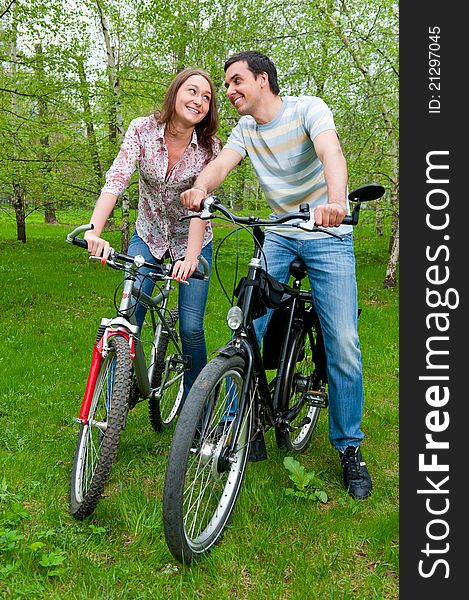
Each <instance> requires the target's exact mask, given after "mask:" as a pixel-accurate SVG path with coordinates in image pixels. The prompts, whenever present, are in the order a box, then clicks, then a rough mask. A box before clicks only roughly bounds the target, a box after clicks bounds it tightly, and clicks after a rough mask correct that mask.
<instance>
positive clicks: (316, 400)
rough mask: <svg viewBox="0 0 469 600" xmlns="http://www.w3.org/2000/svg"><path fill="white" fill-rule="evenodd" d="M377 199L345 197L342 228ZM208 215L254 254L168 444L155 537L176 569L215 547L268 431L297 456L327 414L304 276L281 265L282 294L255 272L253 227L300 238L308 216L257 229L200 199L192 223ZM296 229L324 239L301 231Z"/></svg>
mask: <svg viewBox="0 0 469 600" xmlns="http://www.w3.org/2000/svg"><path fill="white" fill-rule="evenodd" d="M383 194H384V188H383V187H382V186H380V185H376V184H371V185H366V186H362V187H361V188H358V189H357V190H354V191H353V192H351V193H350V194H349V200H350V201H352V202H356V204H355V206H354V209H353V211H352V214H351V215H350V216H348V217H346V218H345V219H344V223H349V224H352V225H356V224H357V223H358V217H359V211H360V203H361V202H363V201H365V200H375V199H377V198H380V197H381V196H382V195H383ZM215 212H219V213H221V215H223V217H224V218H225V219H227V220H229V221H231V222H232V223H235V224H237V225H239V226H241V227H243V228H249V231H251V228H252V234H253V238H254V252H253V255H252V258H251V260H250V262H249V267H248V273H247V276H246V277H243V278H241V280H240V282H239V284H238V286H237V289H236V295H237V303H236V305H235V306H232V307H231V308H230V310H229V311H228V315H227V322H228V325H229V327H230V329H231V330H232V332H233V335H232V338H231V339H230V341H229V342H228V343H227V344H226V345H225V346H224V347H222V348H221V349H219V350H218V351H217V353H218V354H217V356H216V357H215V358H213V359H212V360H211V361H210V362H209V363H208V364H207V365H206V366H205V368H204V369H203V370H202V371H201V373H200V374H199V376H198V378H197V380H196V382H195V383H194V385H193V387H192V389H191V391H190V393H189V395H188V397H187V400H186V402H185V404H184V406H183V408H182V410H181V413H180V416H179V420H178V422H177V425H176V428H175V431H174V436H173V439H172V442H171V447H170V451H169V456H168V462H167V469H166V476H165V482H164V493H163V523H164V533H165V538H166V542H167V544H168V547H169V549H170V551H171V553H172V554H173V556H174V557H175V558H176V559H177V560H178V561H180V562H184V563H190V562H191V561H192V560H193V559H194V558H196V557H199V556H201V555H203V554H204V553H206V552H207V551H209V550H210V549H211V548H212V547H213V546H214V545H215V544H216V543H217V542H218V541H219V540H220V538H221V536H222V534H223V531H224V528H225V526H226V524H227V522H228V519H229V518H230V515H231V514H232V511H233V509H234V506H235V503H236V500H237V498H238V494H239V491H240V488H241V484H242V482H243V477H244V473H245V470H246V465H247V462H248V459H249V460H250V461H253V460H263V459H265V458H266V457H267V455H266V449H265V444H264V433H265V432H266V431H267V430H268V429H270V428H274V430H275V437H276V441H277V445H278V446H279V447H285V448H287V449H290V450H295V451H298V452H303V451H304V450H305V449H306V448H307V446H308V444H309V442H310V440H311V437H312V435H313V433H314V430H315V427H316V424H317V421H318V417H319V413H320V411H321V409H322V408H326V407H327V375H326V356H325V351H324V345H323V340H322V335H321V328H320V325H319V320H318V317H317V315H316V313H315V310H314V307H313V303H312V295H311V290H305V289H301V282H302V280H303V279H304V278H305V277H306V274H307V273H306V267H305V265H304V264H303V262H302V261H301V260H299V259H296V260H294V261H293V262H292V263H291V265H290V274H291V276H292V277H293V283H292V284H291V285H289V284H282V283H280V282H278V281H276V280H275V279H273V278H272V277H270V276H269V275H268V273H267V272H266V271H265V269H264V268H263V267H262V240H263V232H262V230H261V227H262V226H269V228H270V227H273V226H275V227H277V226H281V225H282V224H284V223H287V222H288V223H289V227H291V226H292V224H293V226H297V227H299V228H305V223H306V222H307V221H309V220H310V212H309V207H308V206H307V205H304V206H301V207H300V209H299V212H298V213H296V214H289V215H283V216H280V217H277V218H276V219H274V220H271V219H269V220H265V219H261V218H258V217H254V216H249V217H240V216H236V215H234V214H233V213H231V212H230V211H229V210H228V209H227V208H226V207H225V206H223V205H222V204H221V203H220V201H219V200H218V199H217V198H216V197H214V196H209V197H208V198H206V199H205V202H204V208H203V211H202V212H201V213H200V214H199V215H198V216H199V217H200V218H202V219H209V218H214V216H215V215H214V213H215ZM306 228H307V229H308V230H310V231H327V230H324V229H321V228H317V227H315V226H314V225H311V224H310V223H308V224H307V225H306ZM328 233H331V232H328ZM331 235H336V234H333V233H331ZM266 308H274V309H276V310H275V311H274V313H273V317H272V319H271V321H270V324H269V329H268V332H267V334H266V336H265V338H264V342H263V348H264V350H263V352H262V353H261V350H260V348H259V344H258V341H257V338H256V333H255V330H254V326H253V321H254V320H255V319H256V318H258V317H259V316H261V315H262V314H263V312H264V311H265V309H266ZM269 336H273V337H274V338H276V340H277V343H275V340H272V339H271V340H270V341H269ZM272 369H274V370H275V371H274V373H275V375H274V377H273V378H272V379H271V381H269V378H268V376H267V373H266V370H272Z"/></svg>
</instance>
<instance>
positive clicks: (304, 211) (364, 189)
mask: <svg viewBox="0 0 469 600" xmlns="http://www.w3.org/2000/svg"><path fill="white" fill-rule="evenodd" d="M384 191H385V190H384V187H383V186H382V185H379V184H375V183H370V184H366V185H362V186H361V187H359V188H357V189H355V190H353V191H352V192H350V193H349V195H348V199H349V201H350V202H355V203H356V206H355V207H354V208H353V210H352V214H350V215H346V216H345V217H344V219H343V221H342V224H343V225H357V223H358V219H359V213H360V206H361V202H367V201H369V200H377V199H378V198H381V196H382V195H383V194H384ZM201 209H202V210H201V212H200V213H198V214H195V215H188V216H186V217H182V218H181V220H185V219H191V218H194V217H198V218H199V219H203V220H207V219H212V218H213V212H214V211H215V210H218V211H219V212H221V213H222V214H223V215H224V216H225V217H227V218H228V219H230V221H232V222H233V223H237V224H239V225H247V226H255V225H265V226H273V225H274V226H275V225H281V224H283V223H288V222H289V221H298V220H301V221H309V220H310V217H311V213H310V209H309V205H308V204H301V205H300V207H299V212H297V213H291V214H287V215H281V216H277V217H276V218H275V219H261V218H260V217H255V216H248V217H241V216H239V215H235V214H233V213H232V212H231V211H230V210H229V209H228V208H226V206H224V205H223V204H222V203H221V201H220V199H219V198H217V197H216V196H214V195H211V194H210V195H208V196H207V197H206V198H205V199H204V200H203V201H202V203H201ZM295 226H296V227H298V228H300V229H305V230H307V231H320V232H324V233H329V234H330V235H336V234H333V233H332V232H330V231H328V230H327V229H324V228H321V227H316V226H315V225H313V226H312V227H308V228H306V227H302V226H301V224H295Z"/></svg>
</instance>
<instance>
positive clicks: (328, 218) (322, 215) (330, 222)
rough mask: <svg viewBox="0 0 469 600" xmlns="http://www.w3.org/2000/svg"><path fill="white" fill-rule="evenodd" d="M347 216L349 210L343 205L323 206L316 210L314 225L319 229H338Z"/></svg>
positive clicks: (335, 203) (331, 204)
mask: <svg viewBox="0 0 469 600" xmlns="http://www.w3.org/2000/svg"><path fill="white" fill-rule="evenodd" d="M346 214H347V208H346V207H345V205H343V204H339V203H338V202H330V203H329V204H321V205H320V206H317V207H315V209H314V224H315V225H317V226H318V227H338V226H339V225H340V224H341V223H342V221H343V220H344V217H345V215H346Z"/></svg>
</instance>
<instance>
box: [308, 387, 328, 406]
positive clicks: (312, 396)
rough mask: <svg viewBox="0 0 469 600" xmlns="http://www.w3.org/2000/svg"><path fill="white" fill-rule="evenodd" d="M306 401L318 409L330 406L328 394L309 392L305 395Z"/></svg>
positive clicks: (315, 391)
mask: <svg viewBox="0 0 469 600" xmlns="http://www.w3.org/2000/svg"><path fill="white" fill-rule="evenodd" d="M305 400H306V401H307V402H308V404H309V405H310V406H314V407H316V408H327V407H328V406H329V401H328V399H327V394H326V392H320V391H317V390H308V391H307V392H306V394H305Z"/></svg>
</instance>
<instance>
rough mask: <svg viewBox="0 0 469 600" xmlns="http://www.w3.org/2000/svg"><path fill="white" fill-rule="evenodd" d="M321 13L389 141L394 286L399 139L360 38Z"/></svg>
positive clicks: (389, 277)
mask: <svg viewBox="0 0 469 600" xmlns="http://www.w3.org/2000/svg"><path fill="white" fill-rule="evenodd" d="M341 4H342V8H343V10H344V14H345V15H346V16H347V17H348V18H349V19H351V17H350V15H349V12H348V9H347V6H346V3H345V2H344V1H343V0H342V2H341ZM321 12H322V13H323V14H324V15H325V16H326V18H327V20H328V21H329V23H330V25H331V26H332V27H333V29H334V31H335V32H336V34H337V35H338V36H339V38H340V40H341V41H342V43H343V45H344V47H345V49H346V50H347V52H348V53H349V54H350V56H351V58H352V60H353V62H354V63H355V66H356V67H357V69H358V70H359V71H360V72H361V74H362V76H363V77H364V79H365V82H366V85H367V87H368V90H369V95H370V97H371V98H374V99H375V101H376V102H377V103H378V105H379V108H380V112H381V116H382V120H383V124H384V128H385V130H386V132H387V134H388V136H389V139H390V140H391V173H390V175H389V180H390V184H391V186H390V187H391V194H390V201H391V207H392V213H393V217H392V223H391V238H390V253H389V257H388V265H387V271H386V277H385V280H384V282H383V283H384V285H385V286H386V287H395V285H396V265H397V261H398V259H399V211H398V206H399V153H398V142H397V138H396V132H395V131H394V127H393V123H392V120H391V117H390V111H389V109H388V107H387V106H386V105H385V103H384V102H383V101H382V100H381V99H380V94H379V93H378V90H377V89H376V86H375V83H374V80H373V77H372V75H371V73H370V70H369V68H368V67H367V66H366V65H365V63H364V61H363V59H362V56H363V55H364V52H363V49H362V45H361V43H360V42H359V41H357V40H355V41H354V43H353V44H352V43H351V41H350V40H349V38H348V36H347V34H346V32H345V30H344V28H343V27H342V26H341V25H339V24H338V23H337V22H336V20H335V19H334V18H333V16H332V15H331V14H330V13H329V11H328V10H327V9H324V8H322V9H321Z"/></svg>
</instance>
